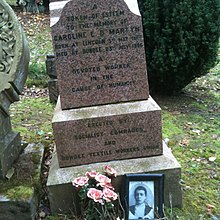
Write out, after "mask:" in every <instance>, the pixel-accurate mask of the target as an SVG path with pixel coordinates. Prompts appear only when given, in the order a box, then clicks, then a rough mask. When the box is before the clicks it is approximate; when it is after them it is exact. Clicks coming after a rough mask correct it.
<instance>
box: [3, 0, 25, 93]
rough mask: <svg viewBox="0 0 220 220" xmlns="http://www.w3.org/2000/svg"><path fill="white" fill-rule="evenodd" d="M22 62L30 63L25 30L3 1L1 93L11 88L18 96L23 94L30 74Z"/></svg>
mask: <svg viewBox="0 0 220 220" xmlns="http://www.w3.org/2000/svg"><path fill="white" fill-rule="evenodd" d="M24 51H25V52H24ZM24 60H25V61H24ZM22 61H24V62H27V63H28V62H29V50H28V46H27V42H26V39H25V38H24V33H23V30H22V28H21V25H20V23H19V21H18V19H17V17H16V15H15V13H14V11H13V10H12V9H11V7H10V6H9V5H8V4H7V3H6V2H5V1H4V0H1V2H0V92H2V91H4V90H7V89H10V88H11V87H13V89H14V90H15V91H16V92H17V93H18V94H20V93H21V92H22V89H23V87H24V83H25V80H26V78H27V74H28V71H27V65H26V66H25V65H24V63H23V62H22ZM21 62H22V64H21ZM25 68H26V69H25Z"/></svg>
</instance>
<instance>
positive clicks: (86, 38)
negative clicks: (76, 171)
mask: <svg viewBox="0 0 220 220" xmlns="http://www.w3.org/2000/svg"><path fill="white" fill-rule="evenodd" d="M58 4H60V2H58ZM55 5H56V4H55ZM113 6H114V7H113ZM128 6H129V5H127V4H126V3H125V2H124V1H116V0H111V1H108V2H106V1H101V2H100V1H85V2H81V1H69V2H68V3H66V5H65V6H64V8H63V12H62V13H61V15H60V17H59V20H57V19H55V18H56V17H55V18H54V17H53V11H52V12H51V14H52V18H51V25H52V38H53V46H54V52H55V59H56V70H57V74H58V84H59V90H60V99H59V100H58V103H57V106H56V109H55V114H54V118H53V129H54V137H55V141H56V148H57V152H58V160H59V164H60V167H66V166H73V165H80V164H85V163H93V162H100V161H110V160H115V159H125V158H134V157H145V156H152V155H161V154H162V141H161V136H162V135H161V110H160V108H159V106H158V105H157V104H156V103H155V102H154V101H153V99H152V98H151V97H149V90H148V82H147V70H146V62H145V51H144V42H143V31H142V22H141V16H140V14H139V11H138V8H133V11H131V10H130V9H129V7H128ZM136 6H137V5H136ZM97 48H98V49H97ZM112 103H114V104H112ZM101 104H102V105H101ZM104 104H105V105H104ZM106 104H107V105H106Z"/></svg>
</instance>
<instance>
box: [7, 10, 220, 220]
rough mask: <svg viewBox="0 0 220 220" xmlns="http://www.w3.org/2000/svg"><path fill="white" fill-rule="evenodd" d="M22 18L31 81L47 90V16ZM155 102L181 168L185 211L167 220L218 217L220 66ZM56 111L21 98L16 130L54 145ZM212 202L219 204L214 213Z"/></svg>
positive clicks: (15, 117)
mask: <svg viewBox="0 0 220 220" xmlns="http://www.w3.org/2000/svg"><path fill="white" fill-rule="evenodd" d="M18 16H19V17H20V20H21V21H22V24H23V26H24V30H25V32H26V35H27V38H28V41H29V47H30V51H31V62H30V72H31V74H30V75H29V79H28V81H27V83H28V85H29V86H32V85H33V84H35V85H41V86H42V85H43V86H45V81H46V80H47V77H46V72H45V63H44V62H45V57H46V54H49V53H52V45H51V37H50V29H49V18H48V16H45V15H44V16H43V15H31V16H28V15H27V16H24V15H22V14H21V13H20V14H18ZM39 30H40V31H39ZM154 98H155V99H156V101H157V103H158V104H159V105H160V106H161V108H162V117H163V139H165V138H169V147H170V148H171V149H172V151H173V154H174V155H175V157H176V158H177V160H178V161H179V162H180V164H181V166H182V190H183V191H182V192H183V208H182V209H175V208H173V209H172V210H171V209H169V208H166V215H167V219H181V220H195V219H196V220H197V219H212V217H213V216H218V217H220V208H219V207H220V177H219V172H220V156H219V155H220V129H219V128H220V64H218V65H216V67H215V68H213V69H212V70H210V73H208V74H207V75H206V76H203V77H201V78H199V79H197V80H195V81H194V82H193V83H191V84H190V85H189V86H187V87H186V88H185V90H184V93H183V94H182V95H180V96H176V97H175V96H172V97H154ZM53 108H54V106H53V105H51V104H50V103H49V101H48V98H34V99H33V98H27V97H26V98H25V97H23V98H22V99H21V101H20V102H18V103H16V104H14V105H13V106H12V107H11V114H12V123H13V128H14V130H17V131H20V132H21V135H22V137H23V140H25V141H27V142H42V143H43V144H44V145H45V146H50V145H52V144H53V136H52V127H51V118H52V115H53ZM209 204H211V205H214V206H215V208H213V209H212V210H211V211H210V209H209V210H208V206H209ZM48 219H67V217H66V216H64V217H62V216H61V217H54V216H51V217H48Z"/></svg>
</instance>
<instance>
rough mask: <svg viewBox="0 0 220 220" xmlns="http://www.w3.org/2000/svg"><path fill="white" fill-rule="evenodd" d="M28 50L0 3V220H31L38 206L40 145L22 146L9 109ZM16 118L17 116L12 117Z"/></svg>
mask: <svg viewBox="0 0 220 220" xmlns="http://www.w3.org/2000/svg"><path fill="white" fill-rule="evenodd" d="M29 59H30V58H29V48H28V45H27V40H26V38H25V35H24V32H23V30H22V27H21V25H20V23H19V21H18V19H17V17H16V15H15V13H14V11H13V10H12V9H11V7H10V6H9V5H8V4H7V3H6V2H5V1H4V0H1V1H0V219H1V220H6V219H7V220H12V219H17V220H24V219H30V220H34V219H35V216H36V210H37V206H38V196H39V195H38V194H37V192H36V188H37V189H38V193H39V189H40V187H39V184H40V181H41V180H40V177H41V175H40V174H41V164H42V160H43V154H44V146H43V145H42V144H27V145H26V144H24V143H22V142H21V137H20V134H19V132H16V131H13V130H12V126H11V121H10V114H9V107H10V105H11V104H12V103H13V102H15V101H18V100H19V95H21V93H22V90H23V87H24V84H25V81H26V78H27V74H28V63H29ZM15 117H16V116H15Z"/></svg>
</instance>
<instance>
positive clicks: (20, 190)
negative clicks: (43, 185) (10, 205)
mask: <svg viewBox="0 0 220 220" xmlns="http://www.w3.org/2000/svg"><path fill="white" fill-rule="evenodd" d="M32 195H33V188H32V187H31V186H15V187H14V188H11V189H8V190H7V192H6V196H7V197H8V198H9V199H11V200H28V199H30V198H31V196H32Z"/></svg>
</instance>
